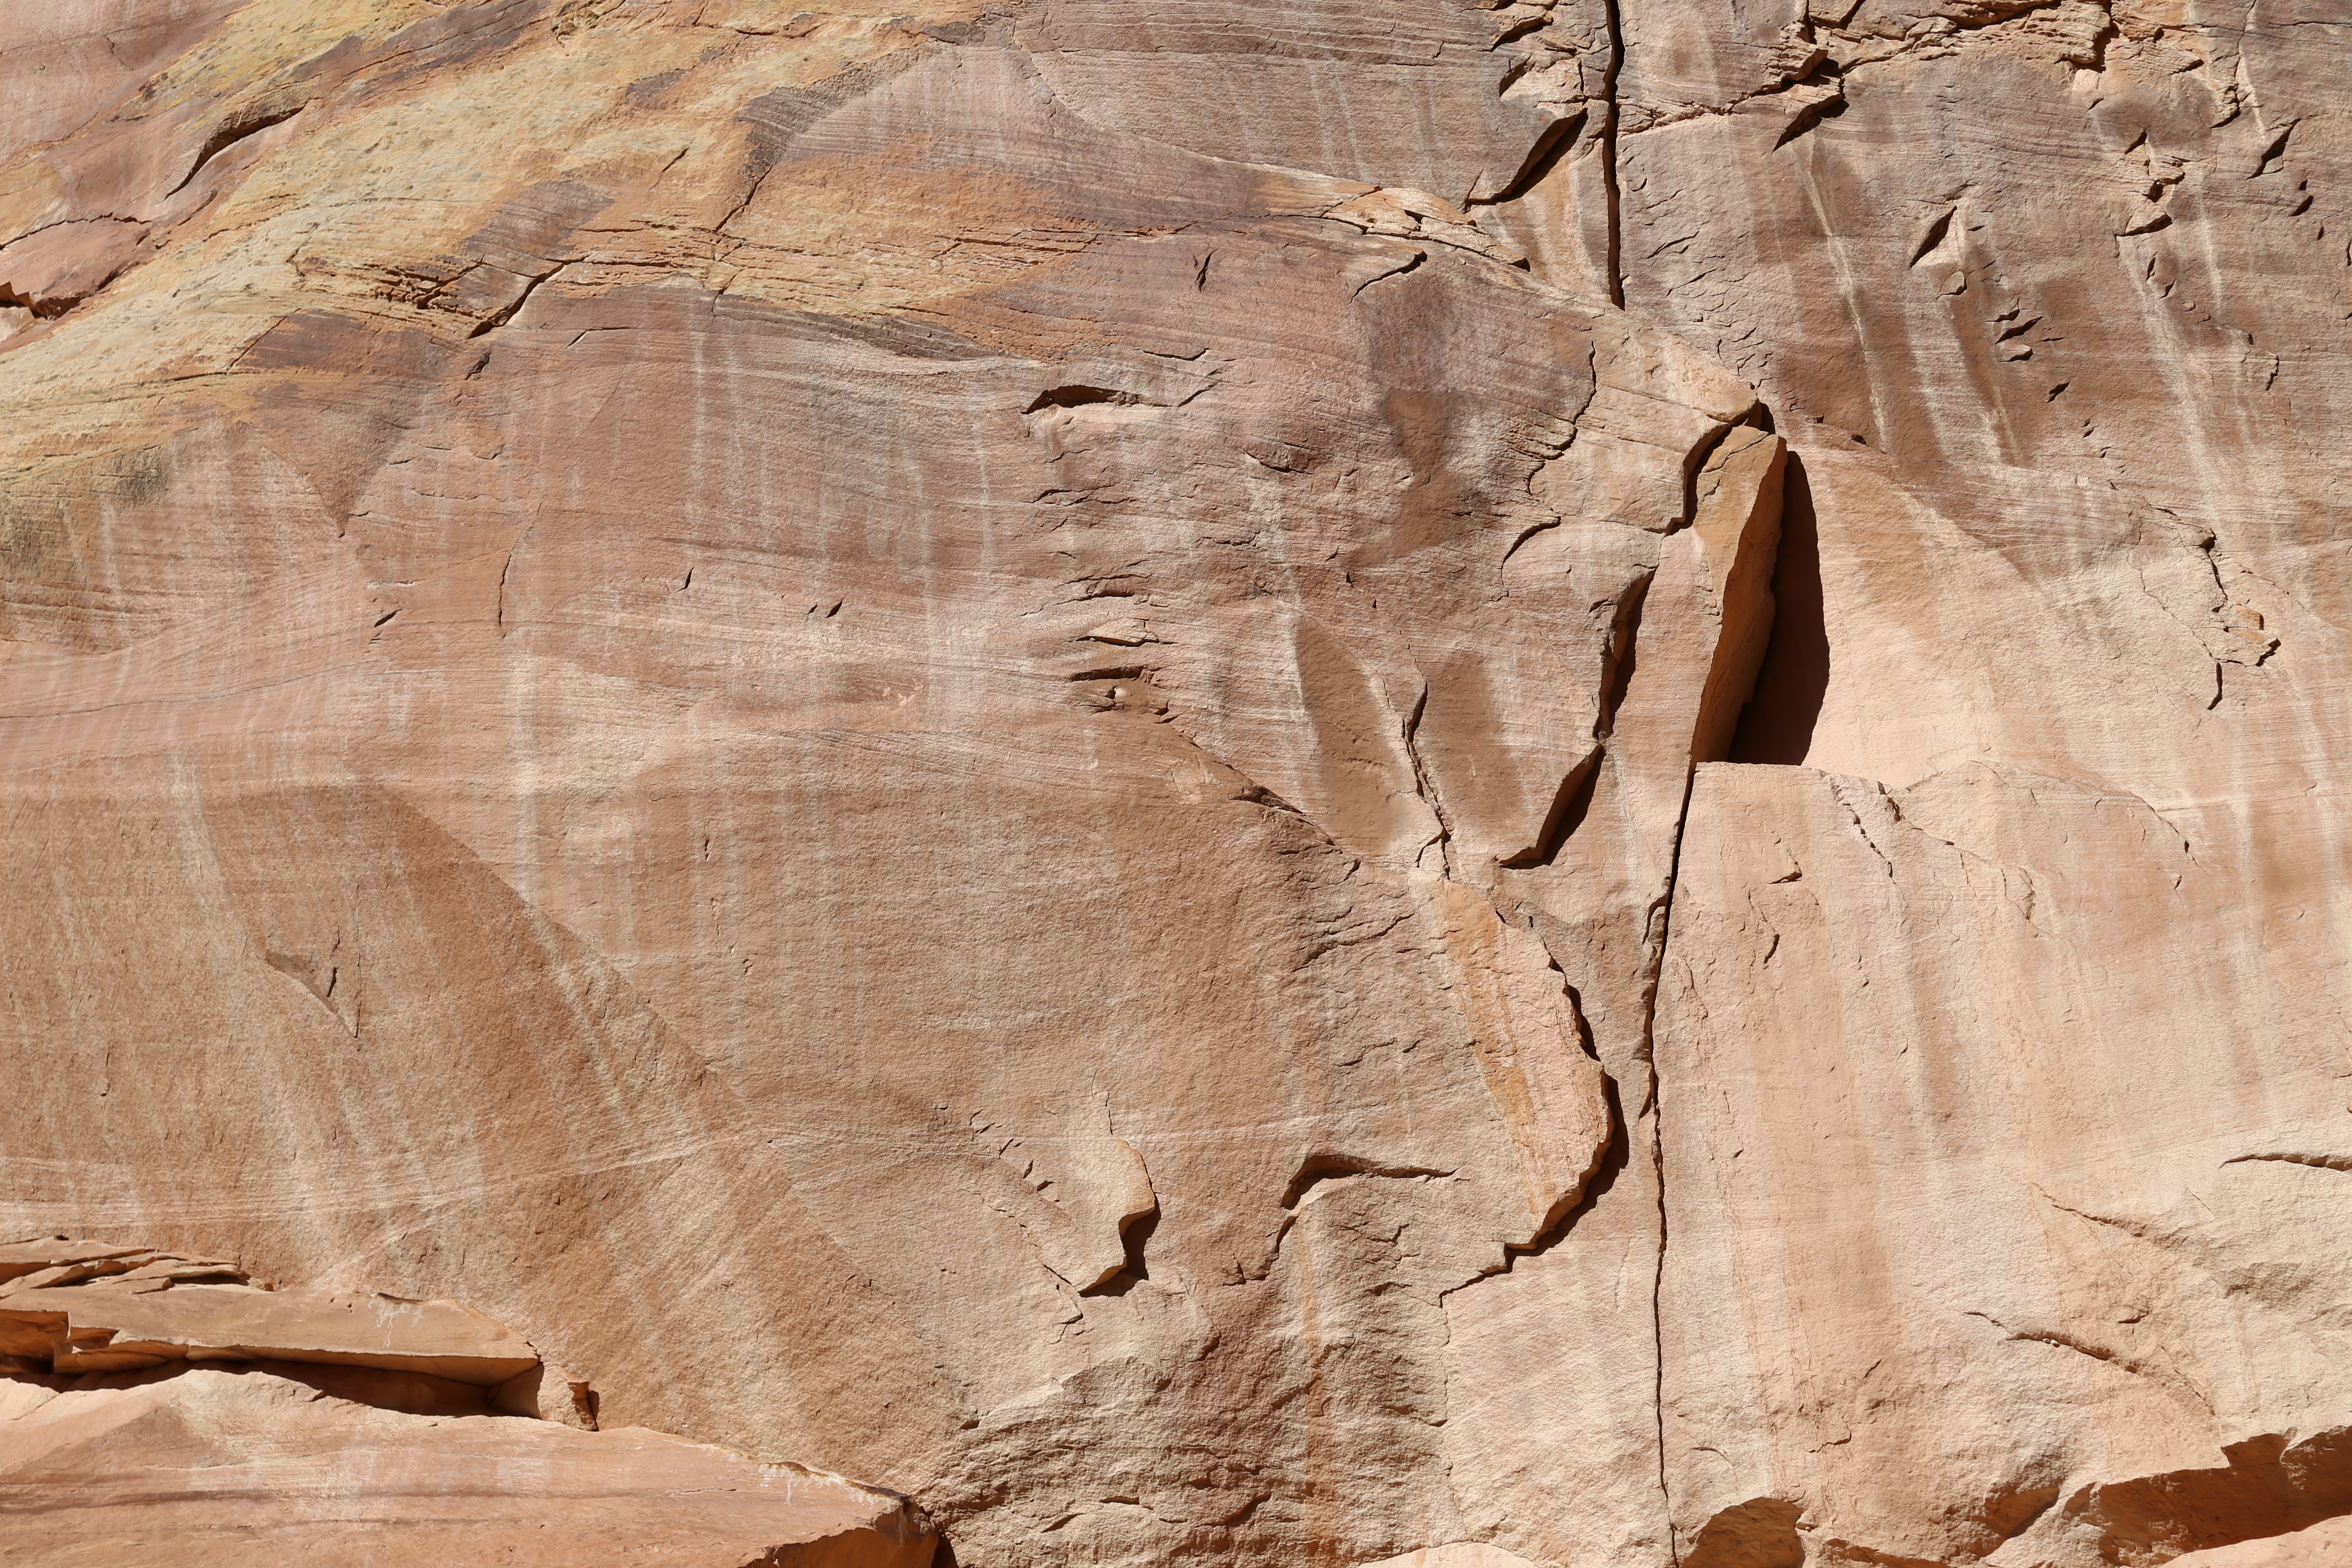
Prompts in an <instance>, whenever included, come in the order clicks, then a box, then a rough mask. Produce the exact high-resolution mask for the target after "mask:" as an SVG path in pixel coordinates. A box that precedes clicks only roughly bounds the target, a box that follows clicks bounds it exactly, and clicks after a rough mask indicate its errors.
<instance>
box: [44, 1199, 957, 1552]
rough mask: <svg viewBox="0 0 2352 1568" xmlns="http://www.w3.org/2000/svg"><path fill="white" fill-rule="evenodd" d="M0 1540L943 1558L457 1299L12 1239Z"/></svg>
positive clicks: (921, 1535) (62, 1548)
mask: <svg viewBox="0 0 2352 1568" xmlns="http://www.w3.org/2000/svg"><path fill="white" fill-rule="evenodd" d="M0 1281H5V1282H0V1348H5V1351H6V1352H7V1354H6V1357H5V1361H0V1544H5V1548H6V1553H7V1561H8V1562H9V1563H19V1564H23V1565H24V1568H66V1565H68V1564H89V1563H152V1562H161V1561H168V1562H171V1563H179V1564H189V1565H201V1564H212V1563H217V1564H221V1565H223V1568H229V1565H243V1564H248V1563H256V1562H261V1563H295V1562H303V1563H310V1562H320V1563H352V1564H384V1565H386V1568H391V1565H394V1564H408V1563H416V1562H418V1561H420V1560H425V1561H433V1562H443V1563H582V1562H596V1561H605V1560H615V1561H618V1560H625V1561H627V1562H631V1563H659V1564H663V1565H665V1568H672V1565H674V1568H746V1565H748V1564H751V1563H773V1564H794V1565H804V1568H869V1565H870V1568H927V1565H928V1564H929V1563H931V1561H932V1560H933V1558H934V1556H935V1555H936V1553H937V1547H938V1543H937V1540H936V1538H935V1536H934V1535H933V1533H932V1531H931V1529H930V1526H929V1521H928V1520H927V1519H926V1518H925V1517H924V1516H923V1514H922V1513H921V1511H920V1510H919V1509H917V1508H915V1507H913V1506H911V1505H910V1504H909V1503H908V1501H907V1500H905V1499H903V1498H900V1497H898V1496H896V1495H894V1494H890V1493H887V1492H882V1491H878V1490H876V1489H872V1488H866V1487H860V1486H858V1485H856V1484H855V1483H853V1482H849V1481H845V1480H843V1479H841V1478H839V1477H837V1476H827V1475H823V1474H819V1473H816V1472H813V1471H809V1470H806V1469H803V1468H798V1467H795V1466H788V1465H773V1464H761V1463H759V1462H758V1461H756V1460H753V1459H751V1458H748V1457H747V1456H745V1455H742V1454H740V1453H735V1452H732V1451H730V1450H727V1449H723V1448H718V1447H709V1446H706V1445H702V1444H696V1443H689V1442H686V1441H684V1440H682V1439H680V1438H677V1437H674V1436H668V1435H667V1434H663V1433H658V1432H647V1431H645V1430H642V1429H636V1428H625V1429H622V1430H618V1431H604V1432H600V1431H598V1430H597V1423H596V1419H595V1415H594V1405H595V1400H594V1394H593V1390H591V1389H590V1388H589V1387H588V1385H587V1384H585V1383H583V1382H581V1381H578V1380H576V1379H573V1378H572V1377H571V1376H570V1375H569V1374H568V1373H564V1371H563V1370H562V1368H560V1367H554V1366H551V1365H548V1364H546V1363H542V1362H541V1361H540V1359H539V1357H538V1355H537V1353H536V1352H534V1351H533V1350H532V1349H531V1348H530V1345H529V1344H527V1343H525V1342H523V1340H522V1339H521V1338H520V1336H518V1335H517V1334H515V1333H514V1331H512V1330H510V1329H508V1328H507V1327H505V1326H504V1325H503V1324H500V1323H495V1322H492V1321H490V1320H489V1319H488V1318H485V1317H483V1316H482V1315H481V1314H479V1313H478V1312H474V1311H470V1310H467V1309H466V1308H465V1307H463V1306H461V1305H458V1304H457V1303H456V1302H451V1301H413V1300H405V1299H404V1298H401V1297H396V1296H385V1295H382V1294H379V1293H369V1294H363V1295H362V1294H333V1293H330V1292H326V1291H320V1290H303V1289H282V1290H281V1289H270V1288H269V1286H268V1285H267V1284H266V1283H261V1282H257V1281H255V1280H252V1279H248V1278H247V1276H246V1275H245V1274H243V1273H242V1272H241V1271H240V1270H238V1269H236V1268H234V1267H232V1266H229V1265H226V1264H224V1263H222V1262H220V1261H218V1260H207V1259H201V1258H174V1257H172V1256H171V1255H169V1254H166V1253H158V1252H153V1251H151V1250H147V1249H144V1248H138V1247H116V1246H109V1245H106V1244H104V1243H96V1242H90V1241H86V1240H76V1239H74V1238H71V1237H37V1238H34V1239H33V1240H30V1241H25V1242H14V1243H10V1244H7V1245H6V1246H0Z"/></svg>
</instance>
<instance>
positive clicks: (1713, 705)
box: [1624, 405, 1788, 1562]
mask: <svg viewBox="0 0 2352 1568" xmlns="http://www.w3.org/2000/svg"><path fill="white" fill-rule="evenodd" d="M1759 408H1760V405H1759ZM1762 417H1765V418H1767V419H1769V415H1763V416H1762ZM1694 469H1695V471H1694V477H1693V480H1692V484H1691V489H1690V499H1689V504H1688V508H1687V510H1686V511H1685V519H1686V522H1687V526H1686V527H1684V528H1680V529H1677V530H1675V531H1673V532H1670V533H1669V534H1668V535H1667V538H1666V541H1665V545H1664V554H1663V556H1662V558H1661V560H1660V563H1659V566H1658V569H1657V571H1656V572H1655V573H1654V574H1652V576H1651V579H1650V584H1649V587H1648V591H1647V592H1646V593H1645V594H1644V595H1643V600H1642V618H1644V619H1646V620H1647V622H1648V624H1649V625H1650V626H1651V628H1652V629H1653V631H1654V633H1658V634H1662V635H1659V636H1657V637H1654V641H1655V642H1656V643H1657V645H1658V646H1657V648H1656V651H1655V653H1654V656H1653V658H1651V659H1650V660H1649V661H1648V662H1647V665H1646V666H1642V665H1640V664H1639V662H1638V656H1637V652H1636V647H1635V646H1634V639H1635V637H1637V636H1638V631H1639V626H1640V622H1639V621H1638V620H1636V621H1634V622H1632V623H1629V625H1628V626H1627V646H1626V648H1625V652H1624V658H1625V660H1626V663H1627V666H1628V670H1629V673H1628V676H1627V683H1626V690H1625V694H1624V706H1625V708H1626V710H1627V714H1626V718H1627V722H1626V724H1625V729H1626V730H1627V731H1629V733H1628V734H1627V737H1626V739H1627V742H1629V745H1628V748H1627V749H1628V751H1629V752H1631V755H1630V756H1629V757H1628V770H1627V771H1628V773H1629V775H1631V776H1633V778H1635V779H1638V778H1639V777H1640V776H1641V775H1642V774H1644V773H1646V774H1647V775H1648V779H1649V781H1650V782H1649V784H1648V785H1647V787H1648V788H1649V789H1651V790H1658V789H1661V788H1663V789H1669V790H1672V791H1673V792H1674V795H1673V808H1672V812H1671V816H1670V817H1669V816H1667V814H1666V813H1664V812H1661V813H1660V814H1659V815H1660V817H1661V818H1662V819H1664V820H1662V821H1661V826H1660V831H1661V833H1662V835H1663V837H1664V844H1662V845H1661V846H1660V847H1659V851H1658V854H1659V858H1660V860H1661V861H1663V868H1662V872H1661V875H1660V879H1659V881H1658V883H1657V886H1656V892H1655V894H1654V902H1653V903H1652V904H1651V906H1650V907H1649V909H1648V910H1646V911H1645V912H1644V914H1643V926H1644V929H1643V974H1642V983H1641V984H1642V994H1641V1008H1642V1013H1641V1034H1640V1043H1639V1047H1638V1058H1639V1059H1640V1060H1641V1061H1642V1062H1643V1063H1644V1064H1646V1065H1647V1067H1648V1081H1647V1082H1646V1083H1645V1085H1644V1086H1643V1089H1644V1092H1643V1103H1642V1105H1641V1106H1640V1108H1639V1109H1638V1110H1635V1112H1634V1116H1635V1118H1636V1119H1638V1118H1639V1117H1641V1116H1643V1115H1645V1114H1646V1115H1648V1116H1649V1118H1650V1148H1649V1157H1650V1162H1651V1171H1652V1175H1653V1176H1654V1180H1655V1183H1656V1185H1655V1189H1654V1190H1655V1193H1656V1201H1657V1204H1658V1215H1657V1224H1658V1246H1657V1252H1656V1255H1655V1258H1654V1265H1653V1271H1652V1277H1651V1289H1650V1319H1651V1324H1650V1326H1651V1336H1652V1339H1651V1360H1652V1368H1653V1376H1654V1385H1653V1392H1652V1411H1653V1415H1654V1421H1655V1424H1656V1441H1657V1460H1658V1489H1659V1495H1660V1497H1661V1499H1662V1500H1664V1501H1665V1504H1666V1507H1667V1519H1668V1525H1667V1530H1668V1546H1669V1550H1670V1552H1675V1561H1676V1562H1679V1561H1680V1555H1679V1550H1678V1549H1677V1548H1675V1546H1674V1544H1673V1539H1672V1536H1673V1524H1672V1518H1673V1514H1672V1506H1671V1503H1672V1500H1671V1494H1670V1493H1669V1490H1668V1483H1667V1474H1666V1449H1665V1384H1664V1380H1665V1355H1664V1321H1663V1306H1662V1302H1661V1298H1662V1294H1663V1288H1664V1278H1665V1256H1666V1252H1665V1249H1666V1244H1667V1236H1666V1225H1667V1215H1666V1208H1665V1180H1666V1172H1665V1151H1664V1139H1663V1133H1662V1123H1661V1121H1660V1118H1659V1116H1658V1100H1659V1096H1660V1093H1661V1092H1662V1084H1661V1081H1660V1079H1659V1076H1658V1072H1657V1067H1656V1048H1655V1047H1656V1041H1655V1031H1656V1026H1657V996H1658V985H1659V980H1660V976H1661V974H1662V973H1663V972H1664V964H1665V953H1666V946H1667V943H1668V942H1669V940H1670V938H1671V933H1672V931H1673V926H1674V896H1675V880H1676V877H1677V875H1678V873H1679V871H1680V860H1681V855H1682V844H1683V836H1684V829H1685V825H1686V823H1687V821H1688V817H1689V813H1690V802H1691V787H1692V783H1693V781H1694V780H1695V778H1696V775H1697V770H1698V766H1699V764H1700V763H1706V762H1713V761H1717V760H1719V759H1721V758H1722V757H1725V756H1727V755H1728V754H1729V752H1730V749H1731V743H1732V740H1733V736H1734V732H1735V731H1736V728H1737V726H1738V718H1739V713H1740V710H1741V709H1742V708H1743V707H1744V706H1745V705H1746V703H1747V700H1748V696H1749V695H1750V693H1751V692H1752V691H1753V690H1754V689H1755V684H1756V679H1757V675H1758V673H1759V670H1760V669H1761V668H1762V665H1763V660H1764V652H1765V648H1766V647H1767V645H1768V644H1769V641H1770V637H1771V627H1772V618H1773V614H1774V609H1775V605H1774V603H1773V598H1772V586H1771V584H1772V568H1773V565H1774V563H1775V559H1776V557H1777V555H1778V552H1779V547H1780V516H1781V510H1782V504H1783V495H1782V491H1783V489H1785V487H1786V484H1787V475H1788V447H1787V445H1786V443H1784V442H1783V441H1782V440H1781V439H1780V437H1777V436H1774V435H1771V434H1769V432H1767V431H1765V430H1762V429H1759V428H1757V427H1756V426H1753V425H1748V424H1739V425H1734V426H1729V427H1727V428H1726V429H1724V430H1722V431H1720V432H1718V433H1717V434H1716V435H1714V436H1713V437H1710V438H1709V439H1708V440H1707V441H1706V443H1704V444H1703V445H1702V446H1701V447H1700V448H1699V449H1698V456H1697V458H1696V462H1695V464H1694ZM1710 633H1711V635H1709V634H1710ZM1636 668H1639V669H1640V671H1641V674H1642V675H1643V677H1645V678H1646V679H1640V680H1639V681H1638V682H1637V680H1636V679H1635V678H1634V676H1633V673H1632V671H1633V670H1634V669H1636ZM1634 787H1635V789H1636V790H1637V791H1638V790H1640V789H1641V788H1642V787H1643V785H1641V784H1638V783H1637V784H1635V785H1634Z"/></svg>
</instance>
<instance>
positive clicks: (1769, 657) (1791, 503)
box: [1729, 452, 1830, 766]
mask: <svg viewBox="0 0 2352 1568" xmlns="http://www.w3.org/2000/svg"><path fill="white" fill-rule="evenodd" d="M1786 483H1787V487H1788V489H1787V498H1786V501H1785V504H1784V506H1783V509H1782V511H1781V521H1780V554H1779V556H1778V558H1777V560H1776V561H1775V563H1774V564H1773V568H1772V599H1773V603H1774V605H1775V606H1776V608H1775V610H1774V614H1773V618H1772V636H1771V640H1770V642H1769V644H1768V645H1767V646H1766V648H1765V651H1764V661H1763V665H1762V667H1761V668H1759V670H1758V671H1757V675H1756V689H1755V694H1754V695H1753V696H1751V697H1750V698H1749V699H1748V703H1747V706H1746V707H1745V708H1744V709H1742V710H1741V711H1740V715H1739V725H1738V732H1737V734H1736V735H1735V737H1734V738H1733V740H1732V742H1731V752H1730V757H1729V760H1730V761H1732V762H1735V763H1779V764H1781V765H1783V766H1793V765H1796V764H1799V763H1802V762H1803V761H1804V760H1805V753H1806V752H1807V750H1808V749H1809V748H1810V747H1811V744H1812V738H1813V727H1814V725H1815V724H1816V723H1818V722H1819V721H1820V719H1821V711H1822V697H1823V696H1824V694H1825V693H1826V692H1827V691H1828V689H1829V680H1830V645H1829V635H1828V630H1827V624H1826V621H1825V619H1824V616H1823V609H1822V542H1821V530H1820V523H1819V521H1818V520H1817V519H1816V518H1815V517H1814V515H1813V494H1812V487H1811V483H1810V481H1809V480H1808V479H1807V477H1806V473H1805V462H1804V458H1802V457H1801V455H1800V454H1797V453H1794V452H1791V453H1790V455H1789V469H1788V479H1787V481H1786Z"/></svg>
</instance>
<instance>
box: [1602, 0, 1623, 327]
mask: <svg viewBox="0 0 2352 1568" xmlns="http://www.w3.org/2000/svg"><path fill="white" fill-rule="evenodd" d="M1617 6H1618V0H1607V8H1608V13H1609V68H1608V70H1607V72H1606V73H1605V74H1604V75H1603V76H1602V77H1601V184H1602V188H1603V189H1605V190H1606V191H1607V192H1608V200H1609V231H1608V232H1609V247H1608V248H1609V255H1608V276H1609V302H1610V303H1611V304H1612V305H1614V306H1616V307H1618V308H1619V309H1620V310H1622V309H1623V308H1624V305H1625V272H1624V265H1623V260H1622V257H1623V254H1624V249H1623V245H1624V242H1623V237H1622V228H1621V227H1620V212H1621V209H1622V202H1621V201H1620V199H1619V195H1618V189H1617V127H1618V124H1619V121H1620V116H1619V114H1618V112H1617V79H1618V78H1619V77H1620V76H1621V75H1622V74H1623V71H1624V67H1625V28H1624V24H1623V22H1622V19H1621V18H1620V17H1619V16H1618V14H1617Z"/></svg>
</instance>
